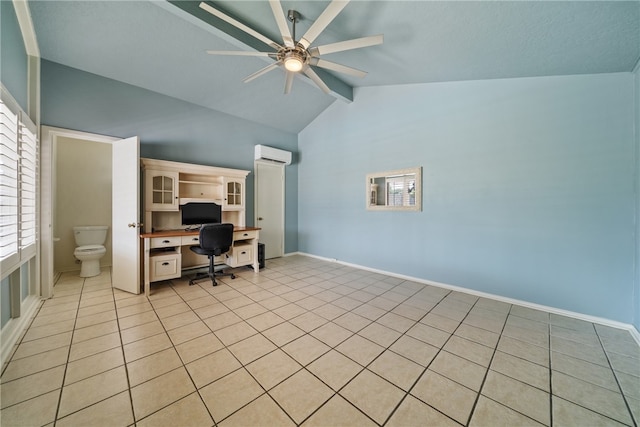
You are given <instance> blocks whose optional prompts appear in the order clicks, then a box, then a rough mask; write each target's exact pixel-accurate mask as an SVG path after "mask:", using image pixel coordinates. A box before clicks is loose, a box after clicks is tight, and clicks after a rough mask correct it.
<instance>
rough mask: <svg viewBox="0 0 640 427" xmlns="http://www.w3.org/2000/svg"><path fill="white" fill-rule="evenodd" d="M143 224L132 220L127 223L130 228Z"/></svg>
mask: <svg viewBox="0 0 640 427" xmlns="http://www.w3.org/2000/svg"><path fill="white" fill-rule="evenodd" d="M143 225H144V224H141V223H137V224H136V223H135V222H131V223H129V224H127V226H128V227H129V228H136V227H138V228H141V227H142V226H143Z"/></svg>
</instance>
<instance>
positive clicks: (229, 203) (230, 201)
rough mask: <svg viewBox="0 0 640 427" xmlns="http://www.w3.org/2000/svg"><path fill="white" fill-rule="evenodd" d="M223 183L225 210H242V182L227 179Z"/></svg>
mask: <svg viewBox="0 0 640 427" xmlns="http://www.w3.org/2000/svg"><path fill="white" fill-rule="evenodd" d="M225 181H226V183H225V189H226V194H225V200H224V204H225V206H226V207H227V208H242V207H243V206H244V194H243V190H242V186H243V181H240V180H234V179H227V180H225Z"/></svg>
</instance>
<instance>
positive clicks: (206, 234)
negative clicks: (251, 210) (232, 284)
mask: <svg viewBox="0 0 640 427" xmlns="http://www.w3.org/2000/svg"><path fill="white" fill-rule="evenodd" d="M232 244H233V224H202V227H200V246H191V250H192V251H193V252H195V253H197V254H200V255H206V256H208V257H209V272H208V273H202V274H198V275H196V277H194V278H193V279H191V280H190V281H189V285H190V286H191V285H193V284H194V283H195V281H196V280H200V279H203V278H205V277H209V278H211V282H213V286H218V283H216V276H231V278H232V279H235V278H236V276H235V275H234V274H233V273H218V274H216V267H215V265H214V263H215V257H217V256H220V255H222V254H224V253H226V252H229V249H230V248H231V245H232ZM219 267H221V268H218V271H221V270H223V269H224V268H226V267H222V266H219Z"/></svg>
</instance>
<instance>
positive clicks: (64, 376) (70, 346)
mask: <svg viewBox="0 0 640 427" xmlns="http://www.w3.org/2000/svg"><path fill="white" fill-rule="evenodd" d="M86 281H87V279H86V278H83V279H82V286H81V287H80V297H79V298H78V307H77V309H76V317H75V318H74V319H73V329H72V330H71V340H70V341H69V351H68V352H67V363H65V365H64V373H63V374H62V384H60V394H59V395H58V404H57V405H56V413H55V415H54V418H53V427H55V426H56V424H57V423H58V415H59V414H60V405H61V404H62V393H63V392H64V381H65V379H66V378H67V370H68V369H69V363H70V361H69V359H70V357H71V348H72V346H73V336H74V335H75V333H76V324H77V323H78V315H79V314H80V302H81V301H82V294H83V292H84V286H85V283H86ZM54 287H55V284H54ZM54 292H55V291H54ZM114 305H115V304H114ZM43 306H44V304H43ZM38 313H39V312H38ZM67 415H70V414H67Z"/></svg>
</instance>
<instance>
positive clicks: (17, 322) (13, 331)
mask: <svg viewBox="0 0 640 427" xmlns="http://www.w3.org/2000/svg"><path fill="white" fill-rule="evenodd" d="M41 301H42V300H41V299H40V297H36V296H31V297H28V298H27V299H26V301H25V302H24V303H23V304H22V307H21V311H22V313H21V315H20V317H16V318H13V319H10V320H9V321H8V322H7V324H6V325H5V326H4V328H2V331H1V332H0V366H3V367H4V364H5V362H6V361H7V360H8V358H9V357H10V356H11V352H12V351H13V348H14V347H15V345H16V343H17V342H18V340H19V339H20V337H22V333H23V332H25V331H26V329H27V327H28V326H29V324H30V323H31V320H32V319H33V316H34V314H35V313H36V311H37V309H38V307H40V303H41Z"/></svg>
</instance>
